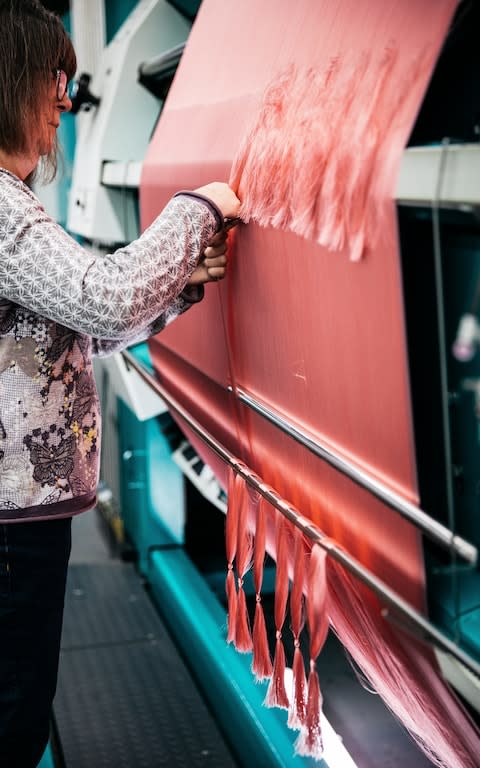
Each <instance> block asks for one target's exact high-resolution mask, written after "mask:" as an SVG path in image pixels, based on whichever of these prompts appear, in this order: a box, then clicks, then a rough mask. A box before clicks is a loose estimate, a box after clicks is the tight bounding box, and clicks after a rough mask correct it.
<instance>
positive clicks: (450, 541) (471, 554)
mask: <svg viewBox="0 0 480 768" xmlns="http://www.w3.org/2000/svg"><path fill="white" fill-rule="evenodd" d="M230 391H232V390H230ZM235 393H236V395H237V396H238V399H239V400H240V401H241V402H242V403H245V405H247V406H248V407H249V408H251V409H252V410H253V411H255V412H256V413H258V414H259V415H260V416H263V417H264V418H265V419H266V420H267V421H269V422H270V423H271V424H274V425H275V426H276V427H278V428H279V429H281V430H282V432H285V434H287V435H289V436H290V437H292V438H293V439H294V440H296V441H297V442H298V443H300V444H301V445H303V446H304V447H305V448H307V449H308V450H309V451H311V453H314V454H315V456H318V457H319V458H321V459H323V460H324V461H326V462H327V463H328V464H330V465H331V466H332V467H335V469H338V470H339V472H341V473H342V474H343V475H346V476H347V477H349V478H350V480H353V482H354V483H357V485H360V486H361V487H362V488H364V489H365V490H366V491H368V492H369V493H371V494H372V495H373V496H375V497H376V498H378V499H380V500H381V501H383V502H384V503H385V504H386V505H387V506H388V507H391V508H392V509H395V510H396V511H397V512H399V513H400V514H401V515H402V517H405V518H406V519H407V520H409V521H410V522H411V523H413V524H414V525H415V526H417V528H419V529H420V530H421V531H422V533H424V534H425V535H426V536H428V537H429V538H431V539H432V540H433V541H435V542H437V544H441V545H442V546H444V547H446V548H447V549H448V550H453V551H454V552H455V553H456V554H458V555H460V556H461V557H462V558H463V559H464V560H467V561H468V562H469V563H471V564H472V565H475V564H476V562H477V559H478V550H477V549H476V547H474V546H473V544H470V542H468V541H465V539H462V538H461V537H460V536H457V535H456V534H455V533H453V531H451V530H450V529H449V528H446V527H445V526H444V525H442V524H441V523H439V522H438V521H437V520H434V518H433V517H431V516H430V515H427V514H426V512H424V511H423V510H421V509H420V508H419V507H417V506H415V504H411V503H410V502H409V501H407V500H406V499H404V498H403V496H400V495H399V494H398V493H395V491H393V490H392V489H391V488H389V487H388V486H386V485H384V484H383V483H381V482H380V481H379V480H377V479H375V478H374V477H372V476H371V475H369V474H368V473H367V472H364V471H363V470H362V469H360V468H359V467H356V466H355V465H354V464H352V463H351V462H349V461H347V460H346V459H344V458H342V457H341V456H339V455H338V454H336V453H335V452H334V451H332V450H331V449H330V448H327V447H326V446H324V445H321V444H320V443H319V442H318V441H317V440H313V438H311V437H310V436H309V435H307V434H306V432H304V431H303V430H301V429H299V428H298V427H296V426H294V425H293V424H291V423H290V422H289V421H287V420H286V419H285V418H283V416H280V414H278V413H275V412H274V411H272V410H271V409H270V408H268V407H267V406H266V405H264V404H263V403H260V402H259V401H258V400H255V399H254V398H253V397H251V396H250V395H248V394H247V393H246V392H244V391H243V390H241V389H238V387H237V388H236V389H235Z"/></svg>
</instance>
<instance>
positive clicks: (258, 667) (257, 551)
mask: <svg viewBox="0 0 480 768" xmlns="http://www.w3.org/2000/svg"><path fill="white" fill-rule="evenodd" d="M257 496H258V498H257V500H256V507H257V509H256V526H255V548H254V559H253V580H254V584H255V596H256V603H255V618H254V621H253V659H252V672H253V673H254V675H255V680H257V681H258V682H259V681H261V680H265V679H266V678H269V677H271V676H272V661H271V659H270V651H269V648H268V638H267V628H266V625H265V615H264V612H263V606H262V598H261V590H262V581H263V563H264V560H265V539H266V516H265V504H266V501H265V500H264V499H263V497H262V496H260V495H259V494H257Z"/></svg>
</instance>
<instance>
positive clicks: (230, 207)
mask: <svg viewBox="0 0 480 768" xmlns="http://www.w3.org/2000/svg"><path fill="white" fill-rule="evenodd" d="M194 191H195V192H197V193H198V194H199V195H203V197H208V199H209V200H211V201H212V203H215V205H216V206H217V208H220V210H221V212H222V214H223V218H224V219H227V218H228V219H233V218H234V217H236V216H238V212H239V210H240V200H239V199H238V197H237V196H236V194H235V192H234V191H233V190H232V189H230V187H229V186H228V184H225V183H224V182H223V181H212V182H211V184H205V186H203V187H199V188H198V189H195V190H194Z"/></svg>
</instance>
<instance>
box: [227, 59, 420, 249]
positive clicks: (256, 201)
mask: <svg viewBox="0 0 480 768" xmlns="http://www.w3.org/2000/svg"><path fill="white" fill-rule="evenodd" d="M430 59H431V53H430V52H429V50H428V49H425V50H424V52H423V53H422V54H420V55H418V56H416V57H414V58H413V60H412V62H411V64H410V66H409V67H407V69H406V70H404V69H403V67H402V64H401V63H399V55H398V48H396V47H395V46H394V45H393V44H392V45H391V46H389V47H387V48H386V49H385V50H383V51H382V52H380V53H379V54H375V53H372V52H365V51H362V52H359V53H357V54H356V55H354V54H352V53H350V55H349V56H348V57H342V56H340V55H339V56H336V57H334V58H332V59H331V61H330V62H329V63H328V65H327V67H326V68H325V69H324V70H322V69H319V68H318V69H317V68H313V67H310V68H308V69H299V68H298V67H297V66H295V65H293V64H292V65H290V66H289V67H287V68H286V69H285V70H283V71H281V72H280V73H279V74H277V76H276V77H274V78H273V80H272V81H271V82H270V84H269V85H268V86H267V88H266V90H265V92H264V95H263V99H262V102H261V106H260V109H259V110H258V112H257V114H256V117H255V120H254V122H253V124H252V126H251V128H250V130H249V132H248V133H247V135H246V136H245V139H244V141H243V142H242V144H241V145H240V148H239V150H238V153H237V155H236V158H235V160H234V162H233V165H232V170H231V174H230V184H231V186H232V187H233V188H234V189H235V190H237V191H238V192H239V194H240V198H241V200H242V209H241V212H240V215H241V217H242V219H243V220H244V221H250V220H253V221H256V222H258V223H259V224H261V225H262V226H266V227H275V228H279V229H283V230H288V231H291V232H294V233H296V234H297V235H300V236H301V237H304V238H307V239H310V240H315V241H316V242H317V243H319V244H320V245H322V246H324V247H325V248H327V249H329V250H332V251H341V250H343V249H346V251H347V252H348V253H349V256H350V259H351V260H352V261H358V260H359V259H361V258H362V256H364V255H365V254H366V253H367V252H368V251H369V250H370V249H372V248H373V247H374V245H375V243H376V241H377V238H378V235H379V232H380V229H381V222H382V211H384V202H385V200H389V199H392V197H393V195H394V192H395V189H394V182H395V171H396V167H394V166H395V165H396V164H397V163H398V160H399V159H398V157H397V155H396V154H395V153H394V152H393V149H392V148H394V147H395V141H394V137H395V134H396V133H397V132H398V131H402V130H404V128H405V125H404V123H402V122H401V121H402V119H403V120H404V118H403V117H402V116H403V114H404V110H403V103H404V102H406V101H407V100H408V98H409V97H410V94H411V92H412V83H414V81H415V79H416V78H422V77H424V75H425V72H426V71H427V70H428V67H429V62H430ZM397 66H398V70H399V73H401V74H399V73H397V71H396V70H397ZM397 154H398V153H397Z"/></svg>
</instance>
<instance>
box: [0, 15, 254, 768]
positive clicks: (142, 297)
mask: <svg viewBox="0 0 480 768" xmlns="http://www.w3.org/2000/svg"><path fill="white" fill-rule="evenodd" d="M0 51H1V53H0V166H1V170H0V297H1V298H0V765H1V766H5V768H7V766H8V768H14V767H16V766H18V767H19V768H20V767H21V768H35V766H36V765H37V763H38V761H39V760H40V758H41V755H42V753H43V751H44V749H45V746H46V743H47V740H48V730H49V719H50V711H51V704H52V700H53V696H54V693H55V687H56V677H57V667H58V655H59V643H60V633H61V624H62V613H63V602H64V593H65V578H66V568H67V563H68V557H69V553H70V524H71V517H72V515H74V514H77V513H79V512H82V511H84V510H87V509H90V508H91V507H92V506H93V505H94V503H95V488H96V483H97V477H98V459H99V455H100V450H99V448H100V447H99V440H100V431H99V430H100V414H99V406H98V398H97V394H96V390H95V385H94V380H93V375H92V363H91V357H92V355H93V354H102V353H108V352H111V351H113V350H114V349H119V348H120V347H124V346H127V345H128V344H131V343H133V342H135V341H139V340H141V339H144V338H147V337H148V336H149V335H152V334H154V333H157V332H158V331H160V330H161V329H162V328H163V327H164V326H165V325H166V323H168V322H170V321H171V320H172V319H174V318H175V317H176V316H177V315H179V314H181V313H182V312H184V311H185V310H186V309H188V308H189V307H190V306H191V305H192V304H193V303H195V302H196V301H198V300H199V299H200V298H201V297H202V294H203V284H204V283H205V282H208V281H209V280H213V279H219V278H222V277H223V276H224V274H225V268H226V256H225V253H226V239H227V236H226V233H225V232H224V231H222V227H223V221H224V218H225V217H233V216H235V215H236V214H237V213H238V208H239V201H238V199H237V198H236V196H235V195H234V193H233V192H232V191H231V190H230V188H229V187H228V186H227V185H226V184H222V183H218V182H215V183H213V184H209V185H206V186H205V187H202V188H200V189H197V190H196V191H194V192H181V193H179V194H177V195H176V196H174V197H173V198H172V200H171V201H170V202H169V203H168V205H167V206H166V208H165V209H164V211H163V212H162V213H161V214H160V216H159V217H158V218H157V219H156V221H155V222H154V223H153V224H152V225H151V226H150V227H149V229H148V230H147V231H146V232H145V233H144V234H143V235H142V236H141V237H140V238H139V239H138V240H137V241H135V242H134V243H132V244H131V245H129V246H127V247H125V248H121V249H119V250H117V251H116V252H115V253H113V254H111V255H110V256H108V257H96V256H94V255H92V253H90V252H88V251H86V250H84V249H82V248H81V247H80V246H79V245H78V243H76V242H75V241H74V240H73V239H71V238H70V237H69V236H68V235H67V234H66V233H65V232H64V231H63V230H62V229H61V228H60V227H59V226H58V225H57V224H56V223H55V222H53V221H52V220H51V219H50V218H49V217H48V215H47V214H46V213H45V211H44V209H43V208H42V206H41V204H40V202H39V201H38V200H37V198H36V197H35V196H34V194H33V193H32V192H31V190H30V189H29V187H28V186H27V185H26V184H25V181H26V180H29V179H30V178H31V176H32V174H34V173H35V171H36V169H37V166H38V164H39V160H40V159H41V158H42V159H43V160H44V161H46V162H45V163H44V171H45V169H46V171H47V173H48V172H50V176H51V175H52V173H53V172H54V170H55V150H56V130H57V128H58V125H59V122H60V116H61V114H62V113H63V112H67V111H68V110H69V109H70V107H71V102H70V100H69V98H68V93H67V83H68V80H70V79H71V78H72V77H73V75H74V72H75V68H76V59H75V53H74V51H73V48H72V45H71V42H70V40H69V38H68V36H67V35H66V33H65V30H64V28H63V26H62V24H61V22H60V20H59V19H58V18H57V17H56V16H54V15H53V14H52V13H50V12H48V11H46V10H45V9H44V7H43V6H42V5H41V4H40V3H39V2H37V0H10V1H9V2H5V0H0Z"/></svg>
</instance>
